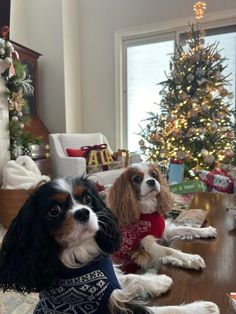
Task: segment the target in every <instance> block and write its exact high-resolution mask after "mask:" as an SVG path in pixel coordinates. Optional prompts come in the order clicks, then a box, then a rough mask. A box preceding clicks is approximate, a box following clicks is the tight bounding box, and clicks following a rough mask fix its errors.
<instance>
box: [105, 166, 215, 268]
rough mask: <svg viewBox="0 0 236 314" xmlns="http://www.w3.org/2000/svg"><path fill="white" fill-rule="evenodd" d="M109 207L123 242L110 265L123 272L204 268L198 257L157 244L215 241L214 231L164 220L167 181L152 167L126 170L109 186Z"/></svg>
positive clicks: (168, 196) (167, 207)
mask: <svg viewBox="0 0 236 314" xmlns="http://www.w3.org/2000/svg"><path fill="white" fill-rule="evenodd" d="M109 205H110V208H111V210H112V211H113V213H114V214H115V216H116V217H117V218H118V221H119V223H120V228H121V232H122V238H123V241H122V245H121V248H120V250H119V251H118V252H116V253H115V254H114V261H115V262H116V263H118V264H120V265H121V266H122V269H123V271H124V272H126V273H129V272H136V271H137V270H138V269H139V268H141V269H143V270H146V269H149V268H155V269H157V267H158V264H159V262H162V263H164V264H172V265H175V266H179V267H183V268H189V269H201V268H205V263H204V260H203V259H202V258H201V257H200V256H199V255H192V254H186V253H183V252H181V251H177V250H175V249H172V248H170V247H166V246H163V245H160V244H159V243H158V241H157V239H165V240H167V241H171V240H173V239H175V238H181V239H184V238H187V239H193V238H200V237H201V238H208V237H215V236H216V229H215V228H213V227H211V226H209V227H207V228H192V227H181V226H176V225H174V224H173V223H171V222H170V220H165V218H164V216H165V214H167V213H168V212H169V211H170V209H171V208H172V205H173V200H172V195H171V193H170V190H169V188H168V184H167V181H166V180H165V178H164V177H163V176H162V174H161V173H160V171H159V169H158V168H157V167H156V166H155V165H154V164H146V163H140V164H134V165H131V166H130V167H128V168H127V169H126V170H125V171H124V172H123V173H122V174H121V176H120V177H119V178H117V179H116V181H115V183H114V185H113V186H112V188H111V191H110V194H109Z"/></svg>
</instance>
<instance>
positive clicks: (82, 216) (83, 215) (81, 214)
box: [74, 208, 90, 222]
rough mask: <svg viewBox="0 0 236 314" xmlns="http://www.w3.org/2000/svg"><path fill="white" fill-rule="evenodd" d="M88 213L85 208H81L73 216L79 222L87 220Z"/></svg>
mask: <svg viewBox="0 0 236 314" xmlns="http://www.w3.org/2000/svg"><path fill="white" fill-rule="evenodd" d="M89 214H90V213H89V210H88V209H87V208H81V209H79V210H77V211H76V212H75V213H74V217H75V219H77V220H78V221H80V222H87V221H88V220H89Z"/></svg>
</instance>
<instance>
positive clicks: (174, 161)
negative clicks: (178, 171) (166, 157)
mask: <svg viewBox="0 0 236 314" xmlns="http://www.w3.org/2000/svg"><path fill="white" fill-rule="evenodd" d="M170 163H171V164H175V165H182V164H183V163H184V160H181V159H171V161H170Z"/></svg>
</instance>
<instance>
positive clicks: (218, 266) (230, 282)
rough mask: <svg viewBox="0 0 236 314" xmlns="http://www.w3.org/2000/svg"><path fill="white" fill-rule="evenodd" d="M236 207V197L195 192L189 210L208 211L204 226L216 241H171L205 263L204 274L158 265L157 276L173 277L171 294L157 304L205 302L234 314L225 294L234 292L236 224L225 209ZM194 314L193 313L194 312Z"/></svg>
mask: <svg viewBox="0 0 236 314" xmlns="http://www.w3.org/2000/svg"><path fill="white" fill-rule="evenodd" d="M230 204H236V194H220V193H204V192H201V193H197V194H196V195H195V197H194V199H193V201H192V203H191V206H190V207H191V208H204V209H207V210H208V215H207V220H206V223H205V224H206V225H211V226H214V227H215V228H216V229H217V230H218V234H217V238H216V239H206V240H203V239H196V240H193V241H187V240H185V241H181V240H177V241H174V243H173V244H172V247H174V248H176V249H180V250H181V251H183V252H186V253H193V254H199V255H201V256H202V257H203V258H204V260H205V263H206V268H205V269H204V270H203V271H194V270H191V271H190V270H184V269H181V268H177V267H173V266H165V265H163V266H161V269H160V272H159V273H164V274H167V275H169V276H170V277H172V278H173V280H174V284H173V286H172V287H171V289H170V291H169V292H168V293H166V294H165V295H163V296H162V297H160V298H158V304H160V305H171V304H172V305H174V304H181V303H189V302H192V301H195V300H208V301H213V302H215V303H217V304H218V306H219V308H220V310H221V313H222V314H233V313H234V314H235V312H234V311H233V309H232V307H231V306H230V305H229V299H228V297H227V296H226V293H229V292H233V291H236V221H235V217H234V216H233V215H230V214H229V213H227V212H226V207H227V206H229V205H230ZM193 314H194V313H193Z"/></svg>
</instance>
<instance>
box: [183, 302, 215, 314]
mask: <svg viewBox="0 0 236 314" xmlns="http://www.w3.org/2000/svg"><path fill="white" fill-rule="evenodd" d="M182 313H186V314H192V313H199V314H219V313H220V311H219V308H218V306H217V305H216V304H215V303H213V302H207V301H197V302H193V303H190V304H186V305H183V312H182Z"/></svg>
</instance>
